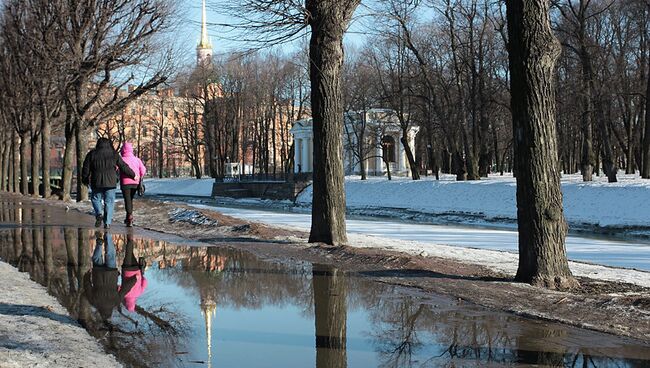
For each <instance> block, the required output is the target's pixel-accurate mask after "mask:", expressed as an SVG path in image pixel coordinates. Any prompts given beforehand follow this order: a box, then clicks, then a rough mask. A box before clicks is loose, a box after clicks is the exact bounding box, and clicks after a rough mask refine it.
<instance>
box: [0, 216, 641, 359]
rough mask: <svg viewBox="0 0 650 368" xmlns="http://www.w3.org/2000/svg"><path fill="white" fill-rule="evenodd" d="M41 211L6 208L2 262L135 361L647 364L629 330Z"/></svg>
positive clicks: (115, 351) (1, 236)
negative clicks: (617, 331)
mask: <svg viewBox="0 0 650 368" xmlns="http://www.w3.org/2000/svg"><path fill="white" fill-rule="evenodd" d="M7 208H9V209H8V210H6V211H5V209H7ZM19 211H20V213H18V212H19ZM47 211H50V212H47V213H46V212H45V211H44V210H43V209H40V208H33V207H32V208H25V209H23V208H21V206H14V205H12V206H7V205H6V204H5V205H4V206H3V208H2V209H0V221H2V223H4V224H5V225H4V226H3V227H2V228H0V259H2V260H4V261H6V262H9V263H11V264H12V265H14V266H16V267H17V268H18V269H19V270H20V271H22V272H29V274H30V275H31V278H32V279H33V280H35V281H36V282H38V283H40V284H42V285H44V286H46V287H47V289H48V290H49V292H50V293H51V294H53V295H54V296H56V297H57V298H58V300H59V301H60V302H61V304H63V305H64V306H65V307H66V308H67V309H68V310H69V312H70V314H71V315H72V316H73V318H75V319H77V320H79V322H80V323H81V324H82V325H83V326H84V327H85V328H86V329H87V330H88V331H89V332H90V333H91V334H92V335H93V336H95V337H96V338H97V339H99V341H100V342H101V343H102V344H103V345H104V346H105V347H106V349H107V350H108V351H109V352H111V353H113V354H115V355H116V356H117V357H118V359H119V360H120V361H122V362H123V363H124V364H125V365H127V366H134V367H140V366H148V367H176V366H181V367H182V366H187V367H201V366H207V367H301V368H303V367H318V368H342V367H441V366H442V367H500V366H531V365H537V366H551V367H555V366H567V367H648V366H650V346H648V345H646V344H643V343H642V342H638V341H635V340H630V339H625V338H618V337H614V336H610V335H606V334H600V333H595V332H591V331H586V330H581V329H575V328H570V327H567V326H564V325H560V324H554V323H545V322H540V321H531V320H527V319H523V318H519V317H516V316H513V315H509V314H504V313H496V312H493V311H489V310H485V309H482V308H478V307H474V306H470V305H467V304H465V303H458V302H457V301H455V300H453V299H450V298H446V297H440V296H435V295H431V294H425V293H422V292H418V291H415V290H412V289H407V288H402V287H396V286H392V285H388V284H384V283H380V282H376V281H373V280H372V279H371V278H368V277H362V276H359V275H355V274H346V273H344V272H342V271H340V270H337V269H335V268H332V267H330V266H325V265H317V264H310V263H300V262H297V261H295V260H294V261H292V262H280V261H277V262H269V261H264V260H260V259H258V258H257V257H255V256H254V255H252V254H250V253H248V252H244V251H240V250H235V249H231V248H228V247H226V246H214V247H205V246H190V245H182V244H173V243H170V242H166V241H163V240H156V239H152V238H148V237H143V236H142V235H141V234H135V235H133V234H128V233H126V232H124V230H123V229H122V230H117V231H112V232H104V231H95V230H94V229H89V228H78V227H73V226H61V225H54V226H43V225H44V224H46V223H49V222H50V219H51V220H54V219H57V220H59V221H60V222H61V221H63V220H62V219H61V217H65V216H66V215H65V214H64V213H63V212H62V211H58V210H56V209H49V210H47ZM52 211H53V212H52ZM63 222H65V221H63ZM9 223H11V224H20V223H22V224H23V226H15V225H12V226H8V225H6V224H9ZM141 260H143V261H145V262H144V263H146V266H145V267H144V268H143V270H144V272H143V274H142V271H141V270H140V266H139V263H140V261H141ZM118 270H119V272H120V275H118V274H117V272H118ZM127 276H130V277H127ZM145 280H146V281H145Z"/></svg>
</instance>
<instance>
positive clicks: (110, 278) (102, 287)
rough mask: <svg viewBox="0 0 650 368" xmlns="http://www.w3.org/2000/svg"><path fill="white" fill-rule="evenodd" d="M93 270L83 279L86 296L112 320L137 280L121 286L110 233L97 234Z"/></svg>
mask: <svg viewBox="0 0 650 368" xmlns="http://www.w3.org/2000/svg"><path fill="white" fill-rule="evenodd" d="M92 260H93V268H92V269H91V270H90V271H88V272H87V273H86V274H85V275H84V278H83V289H84V296H85V297H86V299H88V301H89V302H90V304H92V305H93V306H94V307H95V309H97V311H98V312H99V314H100V315H101V316H102V318H103V319H104V320H108V319H110V318H111V315H112V314H113V309H115V307H117V306H118V305H120V303H121V302H122V301H123V300H124V297H125V296H126V294H128V293H129V291H130V290H131V289H132V288H133V286H134V285H135V284H136V279H135V278H130V279H125V280H123V282H122V285H121V286H118V284H117V280H118V278H119V276H120V273H119V271H118V270H117V263H116V260H115V244H114V243H113V237H112V236H111V234H109V233H108V232H107V233H105V234H104V235H103V236H102V234H101V233H100V232H96V233H95V250H94V251H93V255H92Z"/></svg>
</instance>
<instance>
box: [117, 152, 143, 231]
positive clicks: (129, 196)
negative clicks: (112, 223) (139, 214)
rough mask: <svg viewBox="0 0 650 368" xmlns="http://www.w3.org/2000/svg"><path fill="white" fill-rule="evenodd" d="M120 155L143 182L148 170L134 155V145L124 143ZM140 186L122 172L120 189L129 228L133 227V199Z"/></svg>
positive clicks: (125, 221)
mask: <svg viewBox="0 0 650 368" xmlns="http://www.w3.org/2000/svg"><path fill="white" fill-rule="evenodd" d="M120 154H121V156H122V160H123V161H124V162H126V164H127V165H129V167H130V168H131V170H133V172H134V173H135V174H136V176H137V177H140V180H142V178H144V175H145V174H146V173H147V168H146V167H144V164H143V163H142V161H141V160H140V159H139V158H137V157H136V156H135V155H134V154H133V145H132V144H131V143H129V142H124V145H122V150H121V151H120ZM138 184H139V182H138V181H136V180H133V179H131V178H129V177H128V176H126V175H125V174H123V173H122V172H121V171H120V189H121V190H122V196H123V197H124V207H125V208H126V219H125V220H124V223H125V224H126V226H128V227H131V226H133V198H134V197H135V193H136V192H137V191H138Z"/></svg>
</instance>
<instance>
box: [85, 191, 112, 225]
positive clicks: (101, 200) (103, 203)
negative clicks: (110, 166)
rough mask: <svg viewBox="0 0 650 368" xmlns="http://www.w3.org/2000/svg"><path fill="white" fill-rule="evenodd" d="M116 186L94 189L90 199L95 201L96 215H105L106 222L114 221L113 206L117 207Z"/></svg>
mask: <svg viewBox="0 0 650 368" xmlns="http://www.w3.org/2000/svg"><path fill="white" fill-rule="evenodd" d="M115 191H116V190H115V188H106V189H93V192H92V193H91V195H90V201H91V202H92V203H93V209H94V210H95V217H103V218H104V223H105V224H106V225H110V224H111V222H113V207H115Z"/></svg>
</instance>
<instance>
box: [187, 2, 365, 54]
mask: <svg viewBox="0 0 650 368" xmlns="http://www.w3.org/2000/svg"><path fill="white" fill-rule="evenodd" d="M231 2H232V0H207V18H208V34H209V36H210V39H211V42H212V47H213V52H214V54H215V55H217V56H218V55H220V54H224V53H229V52H233V51H242V50H247V49H250V48H251V47H252V45H251V44H249V43H246V42H242V41H236V40H233V38H236V35H234V34H233V33H232V32H229V30H228V28H227V27H225V26H222V25H220V24H233V23H234V22H235V19H233V18H232V17H229V16H227V15H224V12H223V9H219V7H221V6H223V5H224V4H227V3H231ZM178 6H179V9H178V11H177V12H176V17H177V18H178V20H179V23H180V25H179V30H178V31H177V32H175V33H176V36H175V39H176V41H177V42H178V43H179V46H180V48H181V50H182V52H183V55H185V58H186V59H187V60H186V62H188V63H190V62H193V61H194V60H195V58H196V56H195V55H196V45H197V44H198V41H199V37H200V33H201V24H200V22H201V0H182V1H181V2H179V4H178ZM363 28H364V27H363V26H362V25H361V22H357V24H355V25H353V27H352V28H351V32H349V33H348V34H347V35H346V40H345V41H346V45H360V44H362V43H363V41H364V40H365V37H366V36H365V35H364V34H363V33H364V31H363ZM298 47H299V46H298V45H297V44H295V43H294V44H289V45H282V46H281V47H280V48H281V49H282V50H285V51H288V52H291V51H295V50H297V48H298Z"/></svg>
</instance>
